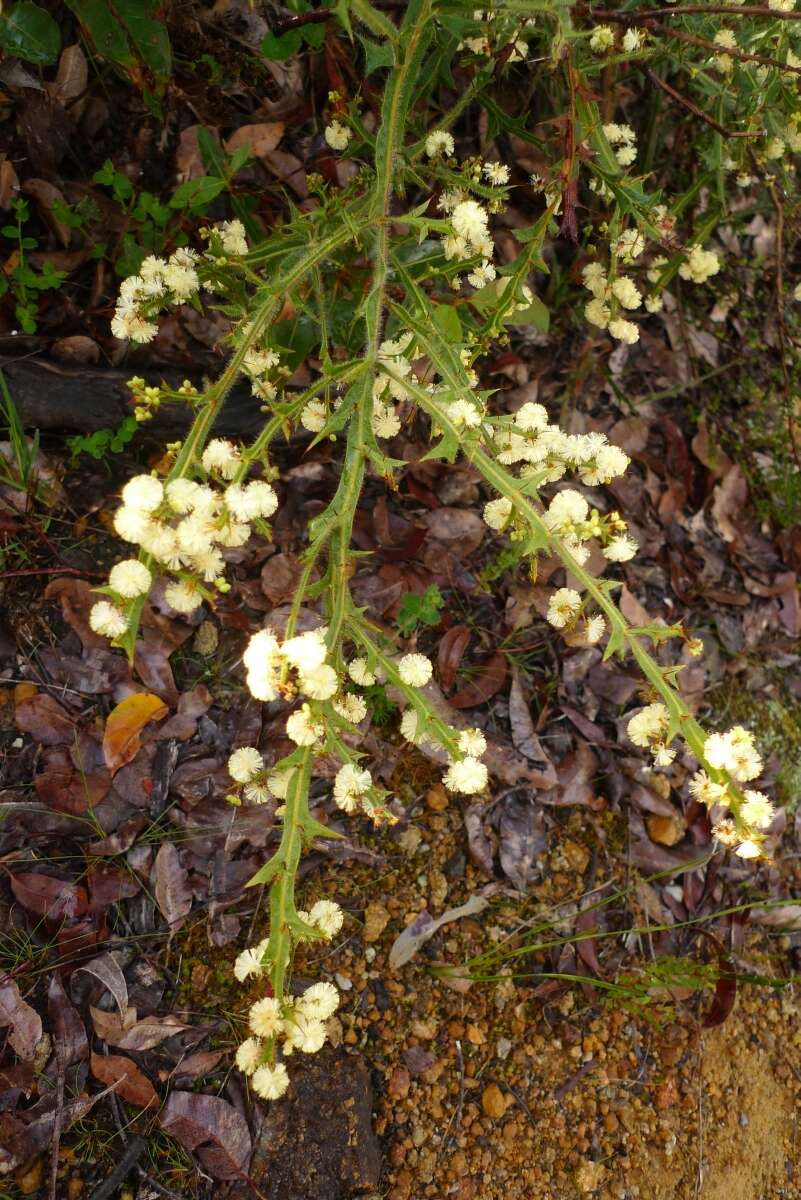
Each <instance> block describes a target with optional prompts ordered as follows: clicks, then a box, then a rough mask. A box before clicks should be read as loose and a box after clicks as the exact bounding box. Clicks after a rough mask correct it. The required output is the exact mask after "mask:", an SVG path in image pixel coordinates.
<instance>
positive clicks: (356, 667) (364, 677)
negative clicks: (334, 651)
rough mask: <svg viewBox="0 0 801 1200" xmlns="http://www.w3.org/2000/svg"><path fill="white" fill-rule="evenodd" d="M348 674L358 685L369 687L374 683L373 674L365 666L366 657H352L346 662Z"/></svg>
mask: <svg viewBox="0 0 801 1200" xmlns="http://www.w3.org/2000/svg"><path fill="white" fill-rule="evenodd" d="M348 674H349V675H350V677H351V679H352V680H353V682H354V683H357V684H358V685H359V687H371V686H372V685H373V684H374V683H375V675H374V674H373V672H372V671H371V670H370V668H369V667H368V666H367V659H366V658H354V660H353V662H351V663H349V664H348Z"/></svg>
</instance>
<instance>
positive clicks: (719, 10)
mask: <svg viewBox="0 0 801 1200" xmlns="http://www.w3.org/2000/svg"><path fill="white" fill-rule="evenodd" d="M726 13H731V15H732V16H737V17H770V18H771V20H778V21H801V12H796V11H792V12H779V11H778V10H777V9H774V8H767V7H765V6H763V5H761V4H744V5H743V6H742V7H741V8H738V7H736V6H735V5H734V4H682V5H680V6H677V7H676V8H633V9H632V10H631V12H605V11H604V10H603V9H598V8H594V9H590V11H589V16H591V17H592V18H593V20H597V21H617V22H621V23H622V24H624V25H631V24H637V23H638V22H640V21H650V20H661V19H662V17H691V16H704V17H707V16H710V15H715V16H717V15H724V14H726Z"/></svg>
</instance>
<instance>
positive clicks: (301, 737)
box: [286, 704, 325, 746]
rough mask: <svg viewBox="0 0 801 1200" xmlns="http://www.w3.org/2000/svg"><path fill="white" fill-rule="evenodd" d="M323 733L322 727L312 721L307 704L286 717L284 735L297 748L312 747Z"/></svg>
mask: <svg viewBox="0 0 801 1200" xmlns="http://www.w3.org/2000/svg"><path fill="white" fill-rule="evenodd" d="M324 733H325V730H324V729H323V727H322V725H319V724H317V723H316V722H315V721H313V720H312V718H311V713H310V712H309V706H308V705H307V704H304V705H303V706H302V708H299V709H297V710H296V711H295V712H293V713H290V715H289V716H288V717H287V721H286V735H287V737H288V738H291V739H292V741H293V742H295V744H296V745H298V746H313V745H314V744H315V743H316V742H318V741H319V740H320V739H321V738H322V737H323V734H324Z"/></svg>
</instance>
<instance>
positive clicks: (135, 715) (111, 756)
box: [103, 692, 167, 774]
mask: <svg viewBox="0 0 801 1200" xmlns="http://www.w3.org/2000/svg"><path fill="white" fill-rule="evenodd" d="M166 715H167V705H166V704H165V703H164V701H163V700H162V699H161V697H160V696H154V695H153V694H152V693H151V692H137V693H136V695H134V696H128V697H127V698H126V699H125V700H122V701H121V702H120V703H119V704H118V705H117V707H116V708H114V709H112V711H111V712H110V713H109V717H108V720H107V721H106V731H105V733H104V734H103V757H104V758H105V760H106V766H107V767H108V769H109V770H110V771H111V773H112V774H113V773H114V772H115V771H118V770H119V769H120V767H124V766H125V764H126V763H129V762H130V761H131V759H133V758H135V757H136V755H137V752H138V750H139V747H140V746H141V744H142V741H141V737H140V734H141V732H142V730H143V729H144V727H145V725H147V724H148V723H149V722H150V721H160V720H161V719H162V718H163V717H166Z"/></svg>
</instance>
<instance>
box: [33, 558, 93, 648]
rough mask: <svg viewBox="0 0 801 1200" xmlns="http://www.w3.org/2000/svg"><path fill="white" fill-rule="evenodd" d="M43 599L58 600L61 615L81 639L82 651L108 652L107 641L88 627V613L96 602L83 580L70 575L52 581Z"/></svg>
mask: <svg viewBox="0 0 801 1200" xmlns="http://www.w3.org/2000/svg"><path fill="white" fill-rule="evenodd" d="M45 599H47V600H58V601H59V603H60V604H61V615H62V617H63V618H64V620H65V621H66V622H67V624H68V625H69V626H70V628H71V629H73V630H74V631H75V633H77V635H78V637H79V638H80V639H81V642H82V644H83V648H84V650H108V640H107V639H106V638H103V637H101V636H100V634H99V633H94V632H93V630H92V629H91V627H90V625H89V613H90V612H91V610H92V607H93V605H94V604H95V602H96V600H97V596H96V595H95V594H94V592H93V591H92V589H91V587H90V586H89V584H88V583H87V582H86V580H85V579H76V578H75V577H74V576H72V575H70V576H69V577H68V578H66V579H54V580H53V581H52V582H51V583H49V584H48V585H47V587H46V588H45Z"/></svg>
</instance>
